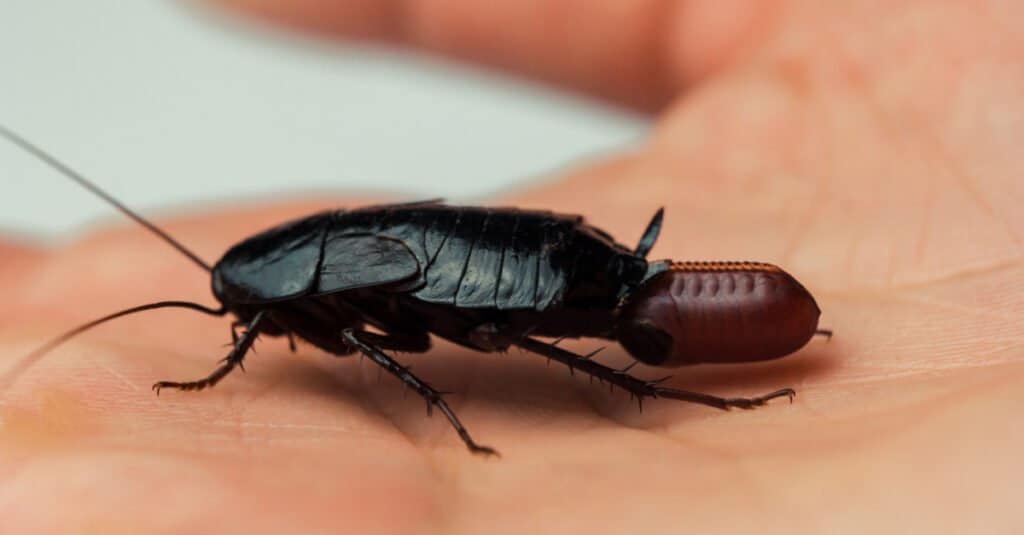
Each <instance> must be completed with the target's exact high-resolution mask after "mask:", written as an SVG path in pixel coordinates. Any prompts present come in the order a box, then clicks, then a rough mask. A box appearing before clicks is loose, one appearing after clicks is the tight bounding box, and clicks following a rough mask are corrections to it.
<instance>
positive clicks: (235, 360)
mask: <svg viewBox="0 0 1024 535" xmlns="http://www.w3.org/2000/svg"><path fill="white" fill-rule="evenodd" d="M263 314H264V311H262V310H261V311H259V312H257V313H256V315H255V316H254V317H253V319H252V321H250V322H249V323H248V325H247V326H246V330H245V332H243V333H242V335H241V336H237V334H236V333H235V329H234V327H232V329H231V334H232V337H234V338H236V340H235V346H234V347H233V348H231V352H230V353H228V355H227V356H226V357H224V359H223V361H222V362H223V364H221V365H220V366H218V367H217V369H216V370H213V373H211V374H210V375H208V376H206V377H204V378H203V379H200V380H198V381H189V382H186V383H178V382H174V381H159V382H157V383H154V384H153V391H154V392H156V393H157V395H160V390H161V389H163V388H174V389H177V390H203V389H204V388H210V387H212V386H213V385H216V384H217V383H218V382H220V380H221V379H223V378H224V377H226V376H227V375H228V374H229V373H231V370H234V369H235V366H239V367H241V366H242V361H243V360H244V359H245V354H246V353H248V352H249V349H251V348H252V344H253V342H255V341H256V337H257V336H258V335H259V331H260V322H261V321H262V320H263Z"/></svg>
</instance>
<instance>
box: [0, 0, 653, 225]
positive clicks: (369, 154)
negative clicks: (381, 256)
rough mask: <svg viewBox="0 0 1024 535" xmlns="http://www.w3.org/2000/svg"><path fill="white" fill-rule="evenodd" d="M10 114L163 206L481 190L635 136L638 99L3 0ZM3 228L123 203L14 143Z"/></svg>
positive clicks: (423, 59) (88, 6) (36, 138)
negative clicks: (92, 191)
mask: <svg viewBox="0 0 1024 535" xmlns="http://www.w3.org/2000/svg"><path fill="white" fill-rule="evenodd" d="M0 20H2V21H3V22H2V23H0V27H2V30H3V31H0V65H3V69H2V70H0V88H2V89H0V122H2V123H3V124H6V125H7V126H8V127H10V128H12V129H14V130H15V131H17V132H19V133H21V134H22V135H24V136H26V137H27V138H29V139H30V140H32V141H33V142H34V143H36V144H38V145H40V146H42V147H43V148H44V149H46V150H48V151H50V152H51V153H53V154H54V155H56V156H57V157H58V158H59V159H61V160H63V161H64V162H65V163H67V164H69V165H70V166H72V167H74V168H76V169H78V170H79V171H81V172H82V173H84V174H85V175H86V176H88V177H90V178H92V179H93V180H94V181H95V182H97V183H98V184H99V185H101V186H102V187H103V188H105V189H107V190H108V191H110V192H111V193H112V194H113V195H115V196H116V197H118V198H120V199H121V200H122V201H124V202H126V203H127V204H128V205H130V206H132V207H135V208H137V209H139V210H140V211H142V212H143V213H147V214H151V215H152V214H156V215H159V214H163V213H169V212H174V211H180V210H182V209H187V210H198V209H202V206H203V205H212V204H216V203H224V202H244V201H245V200H247V199H253V198H260V197H264V196H266V195H268V194H271V193H277V194H287V195H294V196H297V197H298V196H302V195H303V194H305V195H310V194H312V193H315V192H330V193H331V195H335V196H338V197H339V198H341V197H343V196H344V195H346V194H347V193H352V194H357V193H363V194H367V193H369V194H376V195H378V196H380V195H388V196H392V197H395V198H400V199H405V200H411V199H416V198H422V197H433V196H444V197H447V198H449V199H450V200H452V201H454V202H471V201H473V200H475V199H482V198H486V197H487V196H491V195H495V194H498V193H500V192H502V191H507V190H510V189H514V188H521V187H526V186H529V185H531V184H535V183H537V182H538V181H541V180H543V179H544V177H545V176H546V175H549V174H550V173H551V172H552V171H553V170H555V169H558V168H560V167H563V166H566V165H572V164H574V163H577V162H578V161H579V160H584V159H588V158H592V157H595V156H597V155H600V154H602V153H604V152H606V151H608V150H612V149H621V148H623V147H625V146H628V145H629V144H630V143H632V142H634V141H635V140H637V139H638V138H639V137H641V136H642V135H643V134H644V132H645V131H646V129H647V128H648V124H647V119H646V118H645V117H643V116H640V115H637V114H634V113H632V112H629V111H626V110H622V109H617V108H613V107H610V106H608V105H606V104H603V103H600V102H597V101H593V100H586V99H584V98H582V97H580V96H578V95H575V94H569V93H565V92H559V91H556V90H554V89H551V88H542V87H538V86H536V85H533V84H529V83H527V82H524V81H522V80H518V79H515V78H511V77H506V76H503V75H500V74H498V73H494V72H486V71H482V70H478V69H471V68H468V67H466V66H465V65H459V64H454V63H451V62H446V61H443V60H440V59H438V58H434V57H429V56H424V55H411V54H409V53H408V52H406V51H404V50H396V49H394V48H385V47H380V46H368V45H362V44H357V43H351V42H350V43H342V44H339V43H335V42H325V41H316V40H311V39H308V38H305V37H302V36H299V35H296V34H292V33H289V32H287V31H285V30H280V29H276V28H269V27H265V26H261V25H259V24H258V23H254V22H250V21H242V20H237V19H235V18H234V17H231V16H229V15H228V14H226V13H221V12H219V11H216V10H212V9H201V8H198V7H195V6H191V5H187V4H183V3H179V2H172V1H149V2H116V1H115V0H92V1H90V2H66V1H58V0H34V1H31V2H28V1H11V2H5V3H4V7H3V8H2V13H0ZM0 173H2V174H3V185H4V194H3V195H2V196H0V199H2V200H0V232H2V233H4V234H5V235H7V236H13V237H15V238H20V239H39V240H53V239H59V238H62V237H68V236H70V235H73V233H74V232H76V231H80V230H82V229H83V228H84V226H85V225H87V224H88V223H90V222H93V221H97V220H104V221H109V220H114V219H116V218H118V217H120V216H119V215H118V214H116V213H115V212H114V211H113V210H112V209H111V208H110V207H108V206H106V205H104V204H103V203H102V202H100V201H99V200H97V199H95V198H93V197H92V196H90V195H89V194H87V193H86V192H84V191H83V190H81V189H80V188H79V187H77V186H75V185H74V184H72V183H70V182H69V181H67V180H66V179H64V178H63V177H61V176H60V175H58V174H57V173H56V172H54V171H53V170H51V169H49V168H48V167H46V166H44V165H43V164H41V163H39V162H38V161H37V160H35V159H34V158H33V157H31V156H30V155H28V154H26V153H24V152H23V151H21V150H19V149H17V148H15V147H13V146H11V145H9V144H8V143H0Z"/></svg>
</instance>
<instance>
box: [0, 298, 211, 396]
mask: <svg viewBox="0 0 1024 535" xmlns="http://www.w3.org/2000/svg"><path fill="white" fill-rule="evenodd" d="M155 308H188V309H192V310H196V311H199V312H202V313H204V314H209V315H211V316H223V315H225V314H227V309H226V308H224V307H223V306H222V307H221V308H209V307H205V306H203V305H200V304H199V303H192V302H190V301H158V302H156V303H147V304H145V305H139V306H135V307H131V308H126V309H124V310H121V311H118V312H114V313H113V314H107V315H106V316H103V317H102V318H99V319H94V320H92V321H90V322H88V323H83V324H82V325H79V326H78V327H75V328H74V329H71V330H70V331H68V332H66V333H64V334H62V335H60V336H58V337H56V338H54V339H53V340H50V341H49V342H46V343H45V344H43V345H42V346H41V347H39V348H38V349H36V350H35V351H33V352H31V353H29V354H28V355H27V356H25V358H23V359H22V360H21V361H20V362H18V363H17V364H15V365H14V367H12V368H11V369H10V370H8V371H7V372H6V373H4V374H3V376H0V388H4V387H6V386H8V385H9V384H10V381H11V380H13V379H15V378H16V377H17V376H18V375H20V374H21V373H23V372H24V371H25V370H27V369H28V368H29V367H31V366H32V364H34V363H35V362H36V361H38V360H39V359H40V358H41V357H42V356H43V355H45V354H47V353H49V352H50V351H52V350H53V349H54V348H56V347H57V346H59V345H61V344H63V343H64V342H67V341H68V340H70V339H72V338H74V337H76V336H78V335H79V334H82V333H83V332H85V331H88V330H89V329H92V328H93V327H96V326H97V325H100V324H102V323H106V322H108V321H110V320H113V319H117V318H120V317H122V316H127V315H129V314H135V313H136V312H143V311H146V310H153V309H155Z"/></svg>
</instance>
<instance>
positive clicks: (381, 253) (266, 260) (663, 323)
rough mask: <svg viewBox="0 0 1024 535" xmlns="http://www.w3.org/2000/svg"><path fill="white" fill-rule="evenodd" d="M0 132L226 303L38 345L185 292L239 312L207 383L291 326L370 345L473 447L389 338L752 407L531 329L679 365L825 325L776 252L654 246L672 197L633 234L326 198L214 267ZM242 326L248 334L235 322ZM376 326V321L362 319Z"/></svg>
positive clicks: (754, 352) (638, 389) (759, 401)
mask: <svg viewBox="0 0 1024 535" xmlns="http://www.w3.org/2000/svg"><path fill="white" fill-rule="evenodd" d="M0 133H2V134H4V135H5V137H7V138H8V139H11V140H12V141H13V142H15V143H16V144H18V145H20V146H22V147H24V148H26V149H27V150H29V151H30V152H32V153H34V154H35V155H37V156H39V157H40V158H42V159H43V160H44V161H46V162H48V163H50V164H51V165H53V166H55V167H56V168H57V169H58V170H60V171H61V172H63V173H64V174H65V175H67V176H69V177H70V178H72V179H73V180H75V181H76V182H78V183H80V184H82V185H83V186H85V187H86V188H88V189H90V190H91V191H93V192H94V193H96V194H97V195H99V196H101V197H102V198H104V199H105V200H107V201H108V202H110V203H111V204H113V205H114V206H115V207H117V208H118V209H119V210H121V211H122V212H124V213H126V214H127V215H128V216H129V217H131V218H133V219H135V220H136V221H138V222H140V223H142V224H143V225H144V226H146V227H147V228H148V229H150V230H151V231H153V232H155V233H156V234H157V235H159V236H160V237H161V238H162V239H164V240H165V241H167V242H168V243H170V244H171V245H172V246H174V247H175V248H177V249H178V250H179V251H181V252H183V253H185V254H186V255H187V256H188V257H189V258H190V259H192V260H193V261H194V262H196V263H197V264H199V265H200V266H202V267H204V268H205V269H207V270H208V271H210V272H211V275H212V277H211V278H212V290H213V294H214V296H215V297H216V298H217V300H218V301H219V302H220V304H221V306H220V307H219V308H217V309H212V308H207V307H204V306H202V305H199V304H196V303H190V302H181V301H167V302H160V303H151V304H147V305H142V306H139V307H134V308H131V309H127V310H123V311H120V312H117V313H114V314H111V315H109V316H106V317H103V318H100V319H98V320H95V321H93V322H90V323H88V324H86V325H83V326H80V327H78V328H76V329H74V330H72V331H70V332H68V333H65V334H64V335H62V336H61V337H59V338H57V339H55V340H54V341H52V342H51V343H49V344H47V345H46V346H44V347H43V348H41V349H40V350H38V351H37V352H35V353H34V354H33V357H36V358H38V356H40V355H42V354H43V353H44V352H45V351H48V350H49V349H52V348H53V347H55V346H56V345H57V344H60V343H62V342H64V341H65V340H67V339H69V338H71V337H72V336H74V335H77V334H78V333H80V332H82V331H85V330H87V329H89V328H92V327H94V326H96V325H98V324H100V323H103V322H106V321H109V320H111V319H114V318H117V317H121V316H124V315H127V314H132V313H135V312H139V311H142V310H150V309H153V308H161V307H184V308H191V309H194V310H198V311H201V312H204V313H207V314H212V315H218V316H222V315H226V314H228V313H230V314H232V315H234V316H235V317H236V318H237V320H236V321H235V322H234V323H233V325H232V338H233V340H234V344H233V347H232V349H231V351H230V353H229V354H228V355H227V357H226V358H225V359H224V361H223V364H222V365H221V366H220V367H218V368H217V369H216V370H215V371H214V372H213V373H212V374H210V375H209V376H207V377H205V378H203V379H200V380H198V381H190V382H171V381H161V382H158V383H156V384H155V385H153V387H154V389H155V390H156V391H157V392H159V390H160V389H162V388H176V389H181V390H200V389H203V388H207V387H211V386H213V385H215V384H216V383H217V382H218V381H220V380H221V379H223V378H224V377H225V376H226V375H228V373H230V372H231V371H232V370H233V369H234V368H235V367H238V366H240V365H241V364H242V361H243V359H244V358H245V355H246V353H247V352H248V350H249V349H250V348H251V346H252V344H253V342H254V341H255V339H256V337H257V336H258V335H261V334H263V335H268V336H288V337H289V340H292V339H293V338H294V337H297V338H299V339H302V340H305V341H306V342H308V343H310V344H312V345H314V346H316V347H319V348H321V349H323V350H325V351H327V352H329V353H332V354H334V355H351V354H354V353H357V352H358V353H361V354H363V355H365V356H366V357H368V358H369V359H370V360H371V361H373V362H374V363H376V364H377V365H379V366H381V367H382V368H383V369H384V370H387V371H388V372H390V373H391V374H393V375H395V376H396V377H398V378H399V379H400V380H402V381H403V382H404V383H406V384H407V385H408V386H409V387H412V388H413V389H414V390H415V391H416V392H417V393H419V394H420V395H421V396H422V397H423V398H424V399H425V400H426V401H427V407H428V411H429V410H430V409H431V408H432V407H435V406H436V407H438V408H439V409H440V410H441V411H442V412H443V413H444V415H445V416H446V417H447V418H448V420H449V421H450V422H451V424H452V426H453V427H454V428H455V430H456V431H457V432H458V434H459V436H460V437H461V438H462V440H463V442H464V443H465V444H466V446H467V447H468V448H469V449H470V450H471V451H473V452H476V453H485V454H492V453H495V450H493V449H492V448H489V447H487V446H482V445H479V444H477V443H476V442H475V441H474V440H473V439H472V438H471V437H470V435H469V433H468V431H467V430H466V428H465V427H464V426H463V425H462V423H461V422H460V421H459V419H458V418H457V417H456V415H455V413H454V412H453V411H452V410H451V409H450V408H449V407H448V405H447V403H446V402H445V401H444V399H443V398H442V395H441V393H440V392H438V391H437V390H435V389H434V388H432V387H431V386H430V385H428V384H427V383H426V382H424V381H422V380H421V379H419V378H418V377H417V376H415V375H413V374H412V373H411V372H410V371H409V369H408V368H406V367H404V366H402V365H401V364H399V363H398V362H396V361H395V360H394V359H392V358H391V357H390V356H388V355H387V354H386V353H385V351H388V350H392V351H405V352H425V351H427V350H428V349H429V348H430V335H435V336H439V337H441V338H444V339H446V340H450V341H452V342H454V343H456V344H459V345H462V346H466V347H469V348H472V349H474V350H477V351H482V352H504V351H506V350H508V349H509V348H510V347H513V346H515V347H520V348H522V349H525V350H527V351H529V352H532V353H536V354H539V355H541V356H544V357H547V358H550V359H552V360H556V361H559V362H561V363H563V364H565V365H567V366H568V367H569V369H570V370H576V371H580V372H583V373H586V374H589V375H591V376H594V377H597V378H598V379H600V380H602V381H607V382H608V383H610V384H611V385H614V386H619V387H621V388H623V389H624V390H626V391H628V392H629V393H630V394H631V395H633V396H635V397H636V398H637V399H638V400H640V401H642V400H643V399H644V398H648V397H664V398H672V399H678V400H683V401H689V402H695V403H701V404H705V405H709V406H712V407H716V408H719V409H729V408H732V407H738V408H744V409H749V408H753V407H756V406H759V405H763V404H764V403H765V402H767V401H768V400H770V399H774V398H777V397H790V398H792V396H793V395H794V392H793V390H791V389H789V388H786V389H782V390H778V391H775V392H771V393H769V394H766V395H763V396H759V397H754V398H720V397H716V396H711V395H707V394H701V393H697V392H689V391H684V390H678V389H674V388H669V387H665V386H662V385H661V380H659V381H647V380H642V379H638V378H635V377H633V376H631V375H629V374H628V373H626V371H625V370H617V369H613V368H610V367H607V366H604V365H602V364H599V363H597V362H595V361H594V360H591V359H590V356H591V355H578V354H575V353H572V352H569V351H566V350H564V349H562V348H560V347H558V346H557V345H556V343H548V342H544V341H541V340H540V339H538V337H556V338H559V339H561V338H583V337H586V338H599V339H605V340H610V341H617V342H619V343H620V344H621V345H622V346H623V347H624V348H625V349H626V351H627V352H628V353H629V354H630V355H631V356H632V357H633V358H634V359H636V360H637V361H639V362H643V363H646V364H650V365H653V366H666V367H674V366H681V365H687V364H696V363H735V362H752V361H763V360H769V359H774V358H778V357H782V356H785V355H787V354H789V353H792V352H794V351H796V350H797V349H799V348H800V347H802V346H803V345H804V344H806V343H807V342H808V340H810V339H811V337H813V336H814V334H815V333H822V334H831V333H829V332H828V331H819V330H818V329H817V325H818V316H819V310H818V307H817V305H816V303H815V301H814V298H813V297H812V296H811V294H810V293H809V292H808V291H807V290H806V289H805V288H804V287H803V286H802V285H800V283H798V282H797V281H796V280H795V279H794V278H793V277H791V276H790V275H789V274H787V273H785V272H784V271H782V270H781V269H779V268H778V267H776V266H773V265H770V264H763V263H754V262H704V263H695V262H672V261H668V260H661V261H654V262H649V261H647V260H646V257H647V253H648V252H649V251H650V249H651V247H653V245H654V242H655V240H656V239H657V236H658V234H659V232H660V230H661V226H662V216H663V211H662V210H658V212H657V213H656V214H655V215H654V217H653V218H652V219H651V221H650V223H649V224H648V226H647V229H646V230H645V231H644V233H643V236H642V237H641V239H640V242H639V244H638V245H637V246H636V247H634V248H633V249H629V248H627V247H625V246H623V245H621V244H619V243H617V242H616V241H615V240H614V239H613V238H612V237H611V236H610V235H609V234H608V233H606V232H604V231H602V230H601V229H598V228H597V227H594V226H592V225H590V224H588V223H587V222H585V221H584V219H583V218H582V217H580V216H576V215H564V214H556V213H552V212H544V211H528V210H520V209H516V208H483V207H456V206H448V205H445V204H443V203H442V202H440V201H437V200H431V201H423V202H416V203H406V204H393V205H382V206H373V207H367V208H361V209H356V210H335V211H327V212H321V213H318V214H314V215H311V216H308V217H304V218H301V219H298V220H295V221H291V222H288V223H285V224H282V225H279V226H276V227H274V228H271V229H269V230H266V231H264V232H262V233H260V234H257V235H255V236H253V237H251V238H248V239H246V240H244V241H242V242H241V243H239V244H237V245H235V246H234V247H232V248H231V249H230V250H229V251H228V252H227V253H226V254H225V255H224V256H223V258H221V259H220V261H219V262H217V263H216V264H215V265H214V266H213V267H212V268H211V267H209V266H208V265H207V264H206V263H204V262H203V261H202V260H200V259H199V258H198V257H196V256H195V255H194V254H193V253H191V252H190V251H188V250H187V249H186V248H185V247H184V246H182V245H181V244H180V243H178V242H176V241H175V240H173V239H172V238H171V237H170V236H168V235H167V234H166V233H164V232H163V231H161V230H160V229H158V228H156V227H155V226H153V225H152V224H150V223H149V222H147V221H146V220H144V219H142V218H141V217H140V216H138V215H136V214H135V213H134V212H132V211H130V210H129V209H127V208H126V207H124V206H123V205H121V204H120V203H118V202H117V201H116V200H114V199H113V198H111V197H110V196H109V195H107V194H106V193H104V192H102V191H101V190H99V189H98V188H97V187H96V186H94V185H93V184H92V183H90V182H88V181H87V180H86V179H85V178H83V177H82V176H81V175H78V174H77V173H75V172H74V171H72V170H70V169H69V168H67V167H66V166H64V165H63V164H60V163H59V162H57V161H56V160H55V159H53V158H52V157H51V156H49V155H47V154H46V153H44V152H42V151H41V150H40V149H38V148H36V147H35V146H33V145H31V144H29V143H28V142H27V141H25V140H24V139H22V138H20V137H19V136H17V135H15V134H14V133H12V132H10V131H9V130H6V129H4V128H2V127H0ZM240 326H244V327H245V329H244V331H243V333H242V334H241V335H238V334H237V333H236V331H237V328H238V327H240ZM368 327H370V328H372V329H373V330H368Z"/></svg>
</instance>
